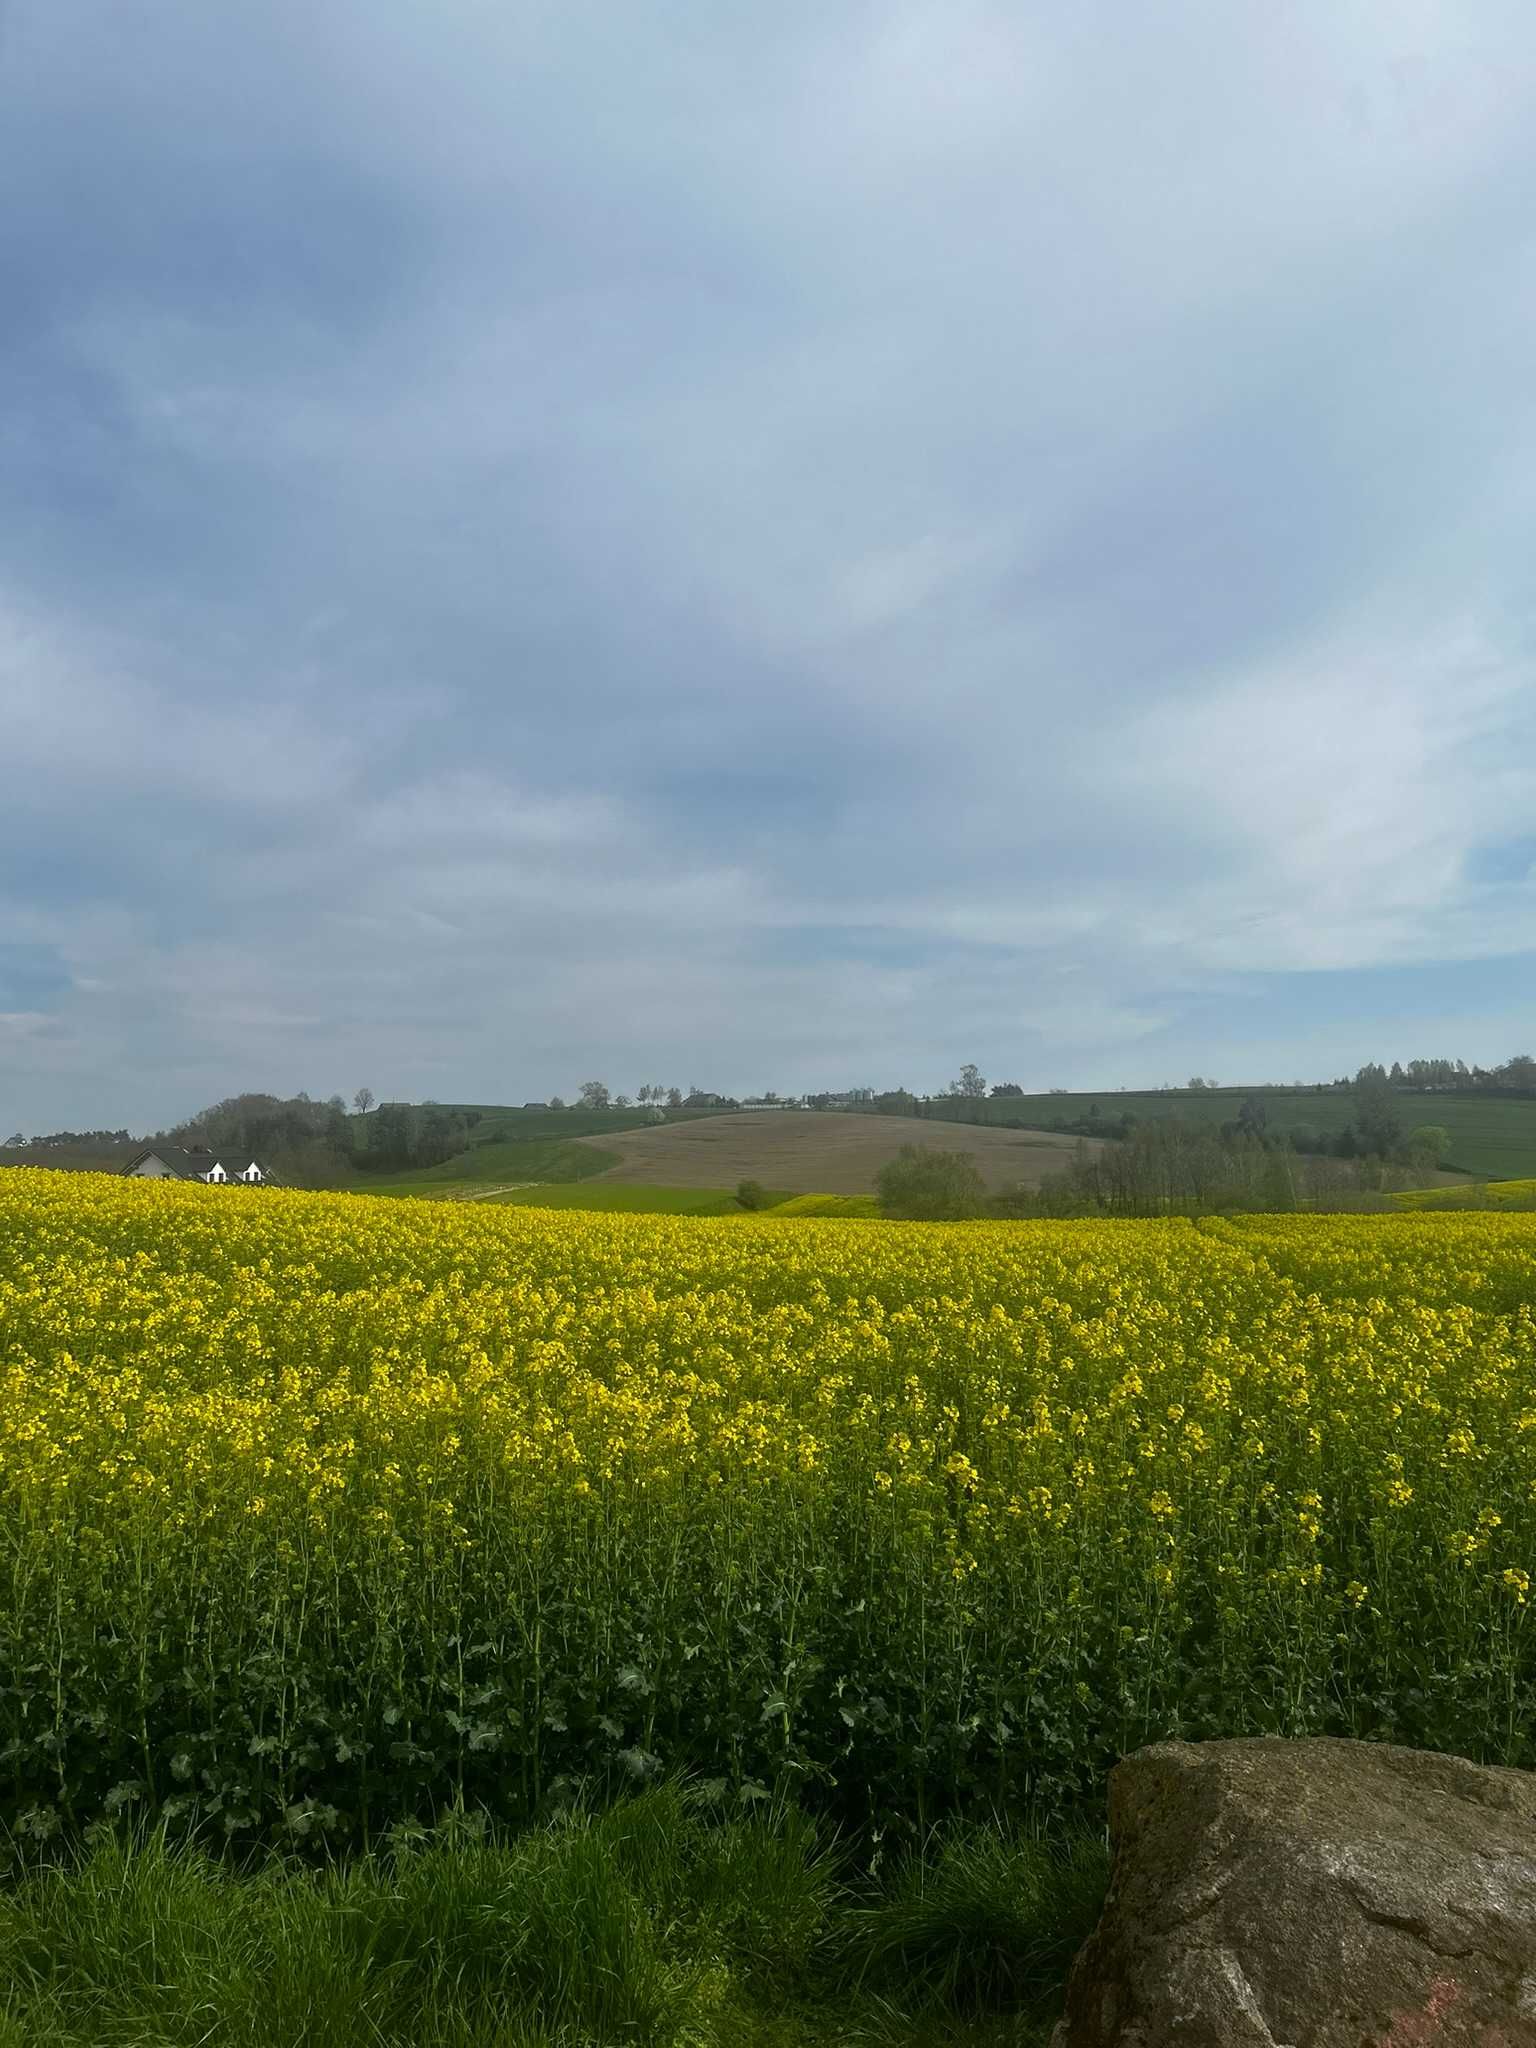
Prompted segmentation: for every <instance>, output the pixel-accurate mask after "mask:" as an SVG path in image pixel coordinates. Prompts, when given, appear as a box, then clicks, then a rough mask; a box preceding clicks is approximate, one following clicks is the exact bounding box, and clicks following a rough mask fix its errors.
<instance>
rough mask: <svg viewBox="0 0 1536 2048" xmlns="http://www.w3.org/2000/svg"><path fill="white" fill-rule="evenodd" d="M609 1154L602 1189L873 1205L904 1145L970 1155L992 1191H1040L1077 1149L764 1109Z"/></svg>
mask: <svg viewBox="0 0 1536 2048" xmlns="http://www.w3.org/2000/svg"><path fill="white" fill-rule="evenodd" d="M600 1142H601V1144H602V1147H603V1150H604V1151H605V1152H618V1153H620V1154H622V1157H623V1164H622V1165H619V1166H614V1167H610V1168H609V1170H608V1172H607V1173H604V1174H600V1175H598V1176H597V1181H596V1183H593V1182H589V1183H588V1185H589V1186H591V1185H595V1184H600V1183H601V1182H602V1181H615V1180H622V1181H647V1182H652V1183H654V1184H656V1185H659V1186H662V1187H674V1188H731V1187H734V1186H735V1185H736V1183H737V1182H738V1181H741V1180H759V1181H761V1182H762V1183H763V1186H764V1187H768V1188H784V1189H788V1190H791V1191H793V1192H794V1193H796V1194H818V1195H867V1194H872V1193H873V1192H874V1186H875V1175H876V1174H877V1173H878V1172H879V1171H880V1169H881V1167H882V1166H884V1165H885V1163H886V1161H887V1160H889V1159H893V1158H894V1157H895V1155H896V1153H897V1152H898V1151H899V1150H900V1149H901V1147H902V1146H903V1145H932V1146H935V1147H937V1148H938V1149H939V1150H941V1151H946V1152H969V1153H970V1154H971V1156H972V1157H973V1158H974V1159H975V1161H976V1165H977V1167H978V1169H979V1170H980V1172H981V1175H982V1178H983V1179H984V1180H985V1181H986V1184H987V1186H988V1187H989V1188H990V1189H992V1190H994V1191H996V1190H999V1189H1002V1188H1012V1187H1020V1186H1023V1187H1038V1186H1039V1184H1040V1180H1041V1177H1042V1175H1044V1174H1047V1173H1053V1172H1059V1171H1060V1169H1061V1168H1062V1167H1064V1166H1065V1165H1067V1164H1068V1162H1069V1161H1070V1160H1071V1158H1072V1154H1073V1152H1074V1151H1075V1150H1076V1148H1077V1146H1078V1144H1079V1143H1080V1142H1081V1141H1080V1140H1078V1139H1077V1138H1064V1137H1059V1136H1057V1135H1056V1134H1055V1133H1054V1132H1050V1131H1008V1130H999V1129H996V1128H994V1127H991V1126H988V1125H985V1124H949V1123H940V1122H938V1121H937V1120H929V1119H927V1118H923V1117H906V1116H860V1115H857V1114H848V1113H844V1112H839V1111H837V1110H809V1109H784V1110H775V1109H765V1110H755V1111H752V1112H751V1113H750V1114H747V1115H743V1116H711V1117H701V1118H700V1119H699V1121H698V1122H697V1123H687V1124H657V1125H654V1126H652V1127H650V1128H648V1129H646V1130H639V1131H614V1132H604V1134H603V1137H602V1139H601V1140H600Z"/></svg>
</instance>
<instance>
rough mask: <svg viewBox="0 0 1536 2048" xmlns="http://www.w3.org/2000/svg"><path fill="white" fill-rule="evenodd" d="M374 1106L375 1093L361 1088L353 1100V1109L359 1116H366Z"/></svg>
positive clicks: (369, 1089)
mask: <svg viewBox="0 0 1536 2048" xmlns="http://www.w3.org/2000/svg"><path fill="white" fill-rule="evenodd" d="M373 1104H374V1093H373V1090H372V1089H371V1088H359V1089H358V1091H357V1093H356V1094H355V1095H354V1096H353V1098H352V1107H353V1108H354V1109H355V1110H356V1111H357V1113H358V1115H359V1116H366V1115H367V1114H368V1112H369V1110H370V1109H372V1107H373Z"/></svg>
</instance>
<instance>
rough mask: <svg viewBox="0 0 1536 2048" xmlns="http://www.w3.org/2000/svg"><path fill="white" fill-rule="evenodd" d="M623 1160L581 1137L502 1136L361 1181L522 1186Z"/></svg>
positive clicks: (419, 1186)
mask: <svg viewBox="0 0 1536 2048" xmlns="http://www.w3.org/2000/svg"><path fill="white" fill-rule="evenodd" d="M618 1161H619V1155H618V1153H617V1152H604V1151H602V1150H601V1149H600V1148H599V1147H598V1146H596V1145H586V1144H583V1143H582V1142H581V1140H580V1139H577V1138H520V1139H519V1138H501V1139H493V1140H491V1141H490V1142H488V1143H486V1144H483V1145H472V1146H471V1147H470V1149H469V1150H468V1151H467V1152H458V1153H455V1154H454V1156H453V1158H452V1159H445V1160H444V1161H443V1163H442V1165H441V1166H425V1167H411V1168H409V1169H407V1171H405V1172H404V1173H380V1174H369V1175H368V1176H367V1178H366V1179H365V1180H362V1181H360V1182H359V1183H358V1185H359V1187H360V1188H361V1189H362V1190H363V1191H364V1192H365V1193H367V1192H371V1193H373V1194H379V1195H436V1194H443V1193H445V1192H447V1191H448V1190H449V1189H453V1188H465V1189H475V1188H484V1187H495V1186H497V1185H500V1186H503V1187H518V1186H521V1185H522V1184H523V1183H524V1182H526V1181H549V1182H552V1183H555V1184H557V1185H558V1184H562V1183H566V1182H570V1181H581V1180H590V1179H591V1177H592V1176H593V1175H594V1174H598V1173H606V1172H607V1170H608V1168H609V1167H610V1166H617V1164H618Z"/></svg>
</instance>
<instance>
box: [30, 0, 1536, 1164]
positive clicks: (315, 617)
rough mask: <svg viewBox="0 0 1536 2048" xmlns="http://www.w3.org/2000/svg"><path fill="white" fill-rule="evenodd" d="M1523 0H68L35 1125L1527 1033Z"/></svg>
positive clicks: (34, 566) (45, 345) (901, 1081)
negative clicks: (1277, 0) (203, 1109)
mask: <svg viewBox="0 0 1536 2048" xmlns="http://www.w3.org/2000/svg"><path fill="white" fill-rule="evenodd" d="M1533 223H1536V18H1533V16H1532V14H1531V10H1530V7H1529V4H1528V0H1508V4H1504V0H1444V4H1440V0H1288V4H1287V5H1286V6H1285V7H1283V8H1259V7H1233V6H1231V5H1230V4H1228V0H1168V4H1167V5H1165V6H1161V7H1158V8H1156V9H1151V8H1148V9H1142V8H1135V7H1129V6H1126V5H1123V4H1121V5H1114V6H1110V5H1106V4H1102V0H1041V4H1039V5H1036V6H1033V7H1027V8H1026V7H1020V6H1018V5H1016V4H1012V0H1009V4H998V5H993V4H987V0H881V4H870V5H865V4H862V0H846V4H838V0H834V4H832V5H830V6H829V5H828V4H827V0H816V4H811V0H774V4H772V5H771V6H770V5H763V4H756V0H747V4H743V5H740V6H731V7H721V6H720V5H718V0H652V4H650V5H647V6H644V7H636V8H630V7H623V6H616V5H614V4H613V0H604V4H601V5H598V4H593V0H434V4H433V5H432V6H430V7H424V6H422V5H420V4H419V0H326V4H325V5H324V6H323V7H317V6H315V5H314V4H313V0H263V4H262V5H261V6H260V7H254V8H243V9H225V8H217V7H213V8H211V7H209V6H208V5H207V4H206V0H114V4H113V5H112V6H110V7H106V8H104V7H102V6H101V5H100V0H0V535H3V545H0V773H3V785H0V1126H3V1130H4V1131H5V1132H8V1131H9V1130H11V1129H13V1128H21V1129H24V1130H25V1131H26V1132H27V1133H28V1134H31V1133H32V1132H34V1131H48V1130H53V1129H57V1128H76V1129H80V1128H89V1127H94V1126H98V1125H105V1126H109V1127H117V1126H119V1125H127V1126H129V1127H130V1128H132V1129H135V1130H142V1129H153V1128H156V1127H158V1126H160V1125H162V1124H166V1123H169V1122H172V1121H174V1120H175V1119H177V1118H179V1117H181V1116H183V1115H186V1114H188V1113H190V1112H191V1111H193V1110H195V1109H196V1108H198V1107H199V1106H200V1105H202V1104H204V1103H206V1102H209V1101H213V1100H216V1099H217V1098H219V1097H221V1096H224V1095H228V1094H232V1093H235V1092H237V1091H239V1090H242V1089H254V1088H260V1089H270V1090H272V1091H274V1092H276V1093H279V1094H289V1093H292V1092H293V1091H295V1090H297V1089H300V1088H305V1089H307V1090H308V1091H309V1092H310V1093H312V1094H314V1095H325V1094H329V1093H330V1092H331V1091H332V1090H340V1091H342V1092H343V1093H344V1094H346V1095H348V1096H350V1095H351V1093H352V1092H353V1090H354V1089H355V1088H357V1087H359V1086H363V1085H367V1086H368V1087H370V1088H372V1089H373V1091H374V1092H375V1094H376V1095H379V1096H381V1097H384V1098H391V1097H400V1098H411V1099H420V1098H425V1097H435V1098H438V1099H441V1100H444V1101H483V1102H496V1101H514V1102H520V1101H523V1100H525V1099H537V1098H542V1097H544V1096H545V1095H547V1094H548V1093H550V1092H551V1091H559V1092H561V1093H563V1094H565V1095H567V1096H569V1095H570V1094H572V1093H573V1092H574V1090H575V1089H576V1087H577V1086H578V1084H579V1083H580V1082H581V1081H583V1080H585V1079H588V1078H597V1077H601V1078H603V1079H605V1080H606V1081H607V1082H608V1083H609V1085H610V1086H611V1087H613V1088H615V1089H629V1090H631V1091H632V1090H633V1089H634V1088H635V1087H637V1086H638V1085H640V1084H641V1083H644V1082H661V1083H663V1084H668V1085H673V1084H675V1085H678V1086H682V1087H685V1088H686V1087H688V1086H691V1085H692V1086H699V1087H705V1088H719V1089H723V1090H728V1091H730V1092H756V1091H757V1090H760V1089H766V1088H770V1087H772V1088H776V1089H778V1090H779V1091H780V1092H781V1093H787V1092H798V1091H799V1090H801V1089H811V1088H829V1087H838V1086H845V1085H850V1084H871V1085H879V1086H894V1085H905V1086H907V1087H911V1088H914V1089H917V1090H919V1091H923V1090H926V1089H930V1088H936V1087H939V1086H942V1085H943V1084H944V1083H945V1082H946V1081H947V1080H948V1079H949V1078H950V1077H951V1076H952V1075H953V1074H954V1073H955V1072H956V1071H957V1069H958V1067H959V1065H960V1063H961V1062H962V1061H965V1060H974V1061H976V1062H978V1063H979V1064H980V1066H981V1068H982V1070H983V1072H984V1073H985V1074H986V1075H987V1076H988V1077H989V1078H991V1079H993V1080H1005V1079H1006V1080H1013V1081H1017V1082H1019V1083H1020V1084H1021V1085H1022V1086H1024V1087H1026V1088H1045V1087H1049V1086H1059V1087H1074V1086H1081V1087H1091V1088H1094V1089H1104V1088H1109V1087H1113V1086H1116V1085H1120V1084H1124V1085H1143V1086H1145V1085H1157V1084H1160V1083H1163V1082H1168V1081H1182V1080H1183V1079H1184V1078H1185V1077H1186V1076H1187V1075H1189V1074H1191V1073H1201V1074H1211V1075H1213V1076H1215V1077H1216V1078H1217V1079H1219V1080H1224V1081H1233V1082H1240V1081H1256V1080H1265V1079H1269V1080H1290V1079H1293V1078H1299V1077H1305V1078H1314V1077H1322V1076H1328V1075H1333V1074H1336V1073H1342V1072H1346V1071H1351V1070H1353V1068H1354V1067H1355V1066H1357V1065H1358V1064H1360V1063H1361V1062H1362V1061H1364V1060H1366V1059H1371V1058H1381V1059H1386V1060H1391V1059H1393V1058H1403V1059H1407V1058H1411V1057H1415V1056H1430V1055H1437V1054H1445V1055H1448V1056H1451V1057H1461V1058H1465V1059H1468V1060H1483V1061H1489V1062H1491V1061H1494V1060H1497V1059H1501V1058H1504V1057H1506V1056H1508V1055H1509V1054H1510V1053H1512V1052H1515V1051H1519V1050H1526V1049H1529V1048H1530V1047H1531V1046H1532V1044H1533V1043H1536V1025H1533V1021H1532V1019H1533V1001H1536V581H1533V576H1532V565H1533V562H1536V546H1533V544H1536V378H1533V376H1532V368H1531V366H1532V362H1533V360H1536V225H1533Z"/></svg>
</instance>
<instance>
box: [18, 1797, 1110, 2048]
mask: <svg viewBox="0 0 1536 2048" xmlns="http://www.w3.org/2000/svg"><path fill="white" fill-rule="evenodd" d="M1086 1839H1087V1838H1084V1841H1085V1842H1086ZM1102 1885H1103V1860H1102V1856H1101V1855H1099V1854H1096V1853H1094V1851H1093V1849H1092V1847H1091V1845H1090V1846H1088V1847H1085V1846H1084V1842H1073V1843H1072V1844H1070V1845H1069V1846H1068V1849H1067V1851H1066V1852H1063V1851H1062V1850H1060V1849H1059V1848H1052V1846H1051V1845H1050V1844H1049V1843H1048V1842H1047V1841H1046V1839H1045V1838H1044V1837H1036V1836H1021V1835H1012V1834H1003V1833H990V1834H989V1833H988V1832H987V1831H985V1830H980V1829H968V1830H966V1831H965V1832H964V1833H955V1834H953V1835H950V1836H946V1837H944V1838H942V1840H941V1841H939V1842H938V1843H937V1845H936V1853H935V1859H934V1861H933V1862H932V1864H931V1866H929V1867H925V1866H923V1865H920V1864H916V1863H914V1864H912V1865H909V1866H906V1867H904V1868H903V1870H902V1872H901V1873H900V1875H899V1877H898V1879H897V1881H896V1883H895V1885H894V1887H893V1888H892V1889H891V1890H890V1892H889V1893H888V1894H887V1895H886V1896H884V1897H878V1898H875V1899H873V1900H871V1898H870V1896H869V1894H868V1892H867V1890H861V1889H860V1888H859V1887H858V1886H857V1885H856V1884H855V1883H853V1882H852V1881H850V1880H849V1879H847V1878H846V1877H844V1876H843V1875H842V1874H840V1871H839V1865H838V1858H837V1857H836V1856H835V1855H834V1854H832V1853H831V1852H830V1851H829V1850H828V1849H827V1847H826V1846H825V1845H824V1843H823V1842H822V1841H821V1839H820V1838H819V1836H818V1834H817V1831H816V1829H815V1827H814V1825H813V1824H812V1823H811V1822H810V1821H809V1820H808V1819H806V1818H805V1817H804V1816H803V1815H801V1814H800V1813H798V1812H796V1811H795V1810H794V1809H793V1808H790V1807H786V1806H782V1805H778V1804H776V1803H770V1804H767V1805H765V1806H764V1807H762V1808H760V1809H758V1810H756V1811H754V1812H752V1813H749V1814H747V1815H745V1816H743V1817H740V1818H726V1819H722V1818H719V1817H712V1816H710V1815H709V1814H708V1813H706V1811H705V1810H704V1808H703V1805H702V1803H701V1801H700V1800H699V1799H698V1798H696V1797H692V1796H690V1795H689V1794H688V1793H687V1792H685V1791H683V1790H682V1789H680V1788H679V1787H677V1786H675V1785H662V1786H659V1787H657V1788H654V1789H652V1790H649V1791H647V1792H645V1793H644V1794H642V1795H640V1796H638V1797H636V1798H634V1799H632V1800H629V1801H627V1802H625V1803H622V1804H620V1805H618V1806H615V1807H612V1808H609V1809H608V1810H607V1811H605V1812H600V1813H595V1814H590V1815H582V1814H578V1815H575V1816H571V1817H568V1818H565V1819H562V1820H558V1821H555V1822H551V1823H549V1824H546V1825H544V1826H541V1827H537V1828H532V1829H529V1830H528V1831H526V1832H525V1833H523V1834H521V1835H518V1836H516V1837H513V1838H511V1839H508V1840H499V1839H493V1838H489V1837H485V1836H481V1835H479V1834H477V1833H476V1831H474V1830H473V1829H470V1828H467V1827H465V1826H464V1825H463V1824H462V1822H460V1823H458V1824H457V1825H454V1826H451V1827H448V1828H445V1829H440V1830H439V1831H437V1832H436V1833H435V1834H432V1835H429V1836H427V1837H426V1838H425V1839H424V1840H420V1841H416V1842H408V1841H406V1840H404V1839H400V1840H397V1842H396V1844H395V1845H394V1846H393V1847H391V1848H390V1849H389V1850H386V1851H383V1852H381V1853H377V1854H374V1855H368V1856H360V1857H358V1858H356V1859H355V1860H353V1861H352V1862H350V1863H347V1864H345V1865H340V1866H333V1867H331V1868H329V1869H322V1870H315V1869H309V1868H304V1867H301V1866H288V1865H284V1864H282V1863H280V1862H276V1861H274V1862H272V1863H270V1864H267V1865H265V1866H263V1867H262V1868H261V1869H260V1870H258V1871H257V1872H255V1873H254V1874H246V1875H240V1874H238V1873H237V1872H236V1871H235V1870H234V1869H233V1868H232V1867H231V1866H230V1865H228V1864H227V1863H224V1862H220V1861H216V1860H214V1859H213V1858H211V1857H210V1856H207V1855H205V1854H203V1853H201V1852H200V1851H199V1850H197V1849H195V1848H189V1847H185V1846H168V1845H167V1843H166V1841H165V1839H164V1838H163V1836H161V1835H155V1834H149V1835H144V1834H141V1835H140V1836H139V1838H138V1839H136V1840H130V1839H129V1838H128V1837H127V1835H126V1834H122V1835H118V1836H114V1837H110V1838H98V1839H97V1840H96V1842H95V1843H94V1844H93V1846H92V1847H91V1848H90V1849H89V1850H88V1851H86V1852H85V1853H84V1854H83V1855H82V1856H81V1857H80V1858H79V1859H78V1860H76V1861H74V1862H61V1863H59V1864H58V1865H55V1866H52V1867H46V1868H40V1869H34V1870H32V1871H31V1872H30V1873H28V1874H25V1875H23V1876H21V1877H20V1878H17V1879H13V1880H12V1881H11V1882H10V1883H8V1884H7V1885H5V1886H4V1887H0V2048H22V2044H23V2043H24V2044H26V2048H85V2044H86V2043H90V2044H92V2048H118V2044H123V2048H126V2044H128V2043H130V2042H131V2043H134V2044H139V2048H144V2044H159V2048H205V2044H207V2048H214V2044H218V2048H289V2044H292V2048H299V2044H309V2043H314V2044H321V2043H323V2044H324V2048H609V2044H614V2048H617V2044H620V2043H623V2044H625V2048H726V2044H731V2048H737V2044H743V2048H745V2044H758V2048H830V2044H831V2043H833V2042H839V2043H851V2042H854V2041H867V2042H871V2043H875V2042H880V2043H886V2044H891V2048H894V2044H897V2043H902V2044H915V2043H916V2042H918V2041H920V2040H921V2041H929V2042H932V2041H937V2040H941V2039H942V2040H954V2041H957V2042H959V2041H964V2042H967V2043H973V2044H976V2048H979V2044H980V2043H981V2042H983V2041H987V2042H990V2041H992V2040H994V2039H996V2038H998V2036H997V2035H996V2034H995V2033H994V2032H992V2031H990V2023H989V2025H987V2026H984V2025H983V2024H982V2022H983V2021H987V2020H988V2016H989V2014H990V2015H991V2018H992V2020H996V2018H997V2016H998V2015H999V2014H1001V2013H1003V2012H1004V2011H1005V2010H1009V2009H1023V2008H1024V2007H1026V2006H1028V2007H1030V2008H1031V2009H1033V2008H1034V2007H1038V2006H1041V2004H1042V2001H1043V2000H1045V1999H1047V1998H1048V1997H1049V1995H1050V1994H1051V1993H1052V1992H1054V1991H1056V1990H1057V1989H1059V1986H1060V1983H1061V1980H1062V1978H1063V1976H1064V1974H1065V1969H1066V1965H1067V1962H1068V1961H1069V1960H1070V1955H1071V1951H1072V1948H1073V1947H1075V1945H1076V1941H1077V1939H1078V1938H1079V1935H1080V1933H1081V1932H1083V1931H1085V1930H1086V1925H1087V1924H1088V1922H1089V1921H1091V1918H1092V1914H1093V1912H1094V1911H1096V1909H1097V1905H1098V1900H1099V1896H1100V1894H1101V1892H1102ZM956 2013H960V2014H963V2015H965V2016H966V2019H965V2023H964V2024H960V2023H959V2022H956V2021H954V2020H953V2015H954V2014H956ZM1007 2038H1009V2039H1018V2038H1023V2037H1022V2036H1019V2035H1018V2034H1017V2033H1015V2032H1010V2033H1009V2034H1008V2035H1007Z"/></svg>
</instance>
